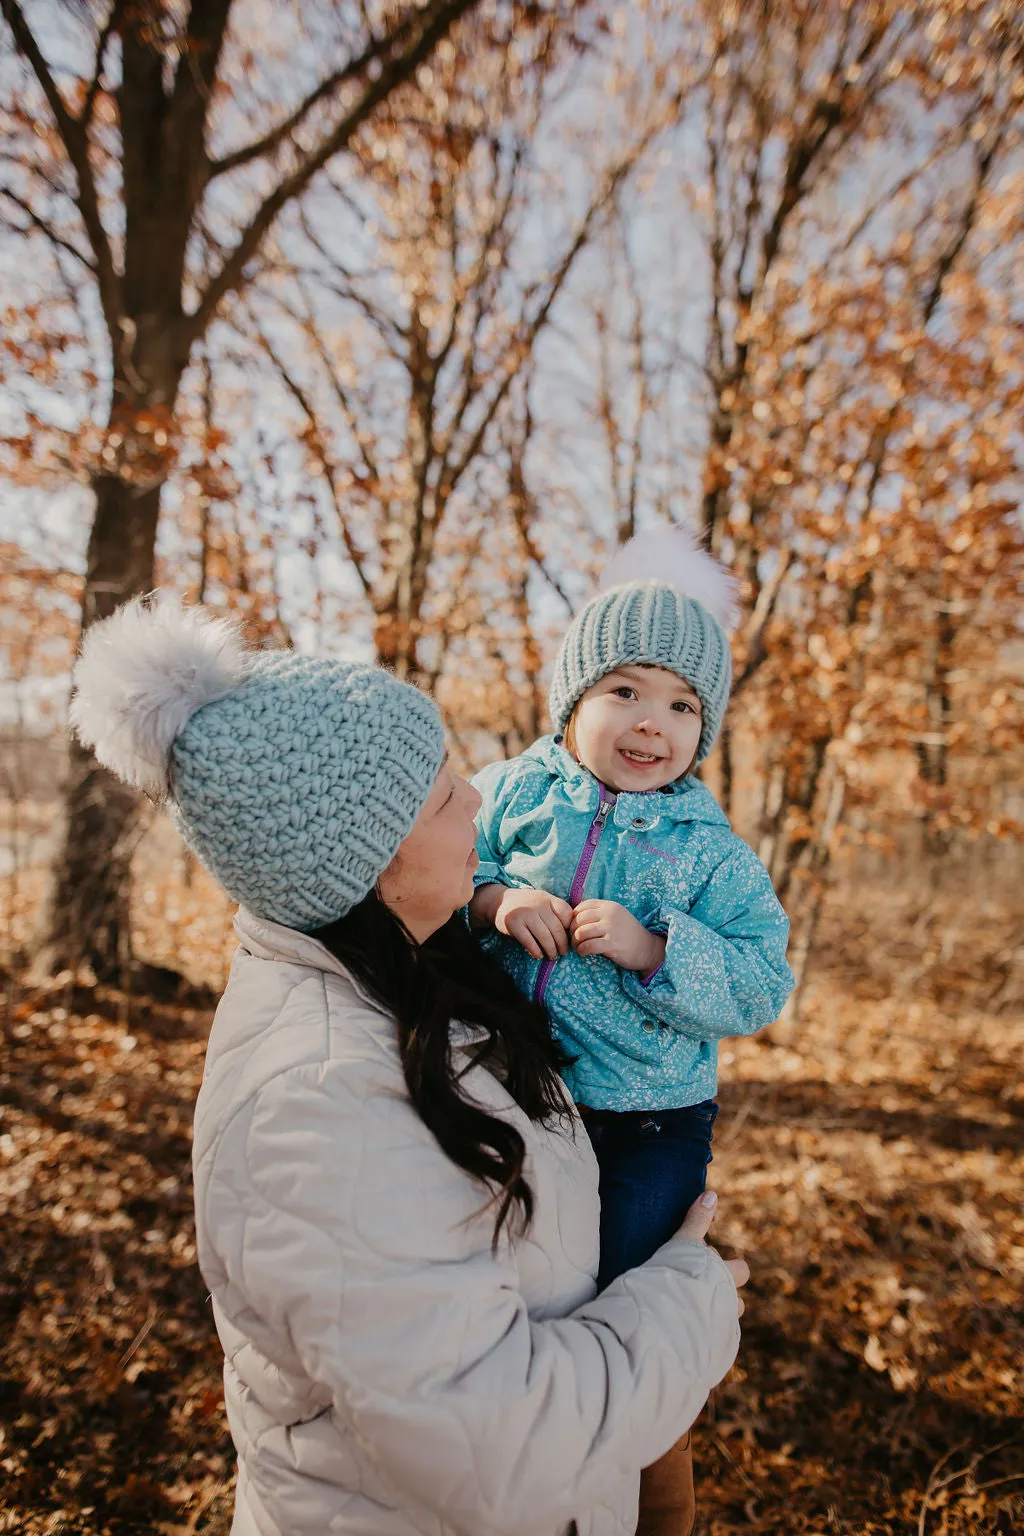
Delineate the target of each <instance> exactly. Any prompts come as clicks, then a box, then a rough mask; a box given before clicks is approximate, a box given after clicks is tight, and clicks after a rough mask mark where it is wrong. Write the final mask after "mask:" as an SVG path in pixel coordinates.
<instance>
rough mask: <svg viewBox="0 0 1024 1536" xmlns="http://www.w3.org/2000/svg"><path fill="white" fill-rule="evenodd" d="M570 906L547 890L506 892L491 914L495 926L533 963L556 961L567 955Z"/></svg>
mask: <svg viewBox="0 0 1024 1536" xmlns="http://www.w3.org/2000/svg"><path fill="white" fill-rule="evenodd" d="M571 922H572V907H570V905H569V903H568V902H567V901H561V900H559V898H558V897H557V896H552V895H551V893H550V891H530V890H512V889H508V890H506V891H505V893H504V895H503V896H502V898H501V900H500V902H499V903H498V910H497V911H496V912H495V914H494V926H495V928H497V930H498V932H499V933H504V934H507V936H508V937H509V938H510V939H515V940H516V941H517V942H518V943H519V944H521V945H522V946H523V948H524V949H525V950H526V953H527V954H528V955H532V956H533V958H534V959H535V960H540V959H542V958H545V957H546V958H547V959H548V960H555V959H557V957H558V956H559V955H567V954H568V953H569V940H568V938H567V937H566V934H567V930H568V927H569V924H570V923H571Z"/></svg>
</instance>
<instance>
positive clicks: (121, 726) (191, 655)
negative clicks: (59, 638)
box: [68, 595, 245, 795]
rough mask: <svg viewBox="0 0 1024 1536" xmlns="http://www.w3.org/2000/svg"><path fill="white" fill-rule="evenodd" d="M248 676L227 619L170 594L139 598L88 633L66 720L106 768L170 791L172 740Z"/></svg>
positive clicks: (155, 790) (156, 791)
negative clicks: (204, 708)
mask: <svg viewBox="0 0 1024 1536" xmlns="http://www.w3.org/2000/svg"><path fill="white" fill-rule="evenodd" d="M244 671H245V651H244V648H243V646H242V641H241V639H240V637H239V634H238V631H237V629H236V628H235V626H234V625H233V624H231V623H229V622H228V621H227V620H226V619H215V618H213V616H212V615H211V614H209V613H208V612H206V610H205V609H203V608H186V607H184V605H183V604H182V603H180V602H179V601H178V600H177V598H174V597H170V596H159V595H158V596H156V597H154V598H142V597H140V598H136V599H135V600H134V601H133V602H130V603H125V605H124V607H123V608H119V609H118V610H117V612H116V613H114V614H111V616H110V618H109V619H103V620H101V621H100V622H99V623H98V624H94V625H93V626H92V627H91V629H89V630H87V631H86V635H85V639H84V640H83V642H82V650H81V654H80V656H79V658H78V662H77V664H76V666H75V670H74V676H73V681H74V693H73V695H72V698H71V706H70V709H69V711H68V718H69V720H70V723H71V725H72V727H73V728H74V730H75V732H76V733H77V735H78V738H79V740H80V741H81V742H82V743H83V744H84V745H85V746H87V747H91V748H92V749H93V751H94V752H95V753H96V756H97V757H98V758H99V760H100V762H101V763H102V764H103V765H104V767H105V768H109V769H110V770H111V771H112V772H113V773H116V774H117V776H118V778H121V779H124V780H125V782H126V783H128V784H134V785H135V787H136V788H137V789H142V790H145V791H146V793H147V794H151V795H162V794H166V793H167V791H168V789H169V787H170V784H169V770H170V757H171V748H172V746H173V745H174V741H175V738H176V737H177V736H178V735H179V734H180V733H181V731H182V730H183V729H184V727H185V723H186V721H187V720H188V719H189V717H190V716H191V715H192V714H194V713H195V711H196V710H197V709H200V708H202V706H203V705H204V704H211V703H212V702H213V701H214V699H220V698H223V697H224V695H225V694H226V693H230V692H231V691H232V689H233V688H236V687H237V686H238V684H239V682H241V680H242V677H243V675H244Z"/></svg>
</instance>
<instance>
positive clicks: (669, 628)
mask: <svg viewBox="0 0 1024 1536" xmlns="http://www.w3.org/2000/svg"><path fill="white" fill-rule="evenodd" d="M638 663H644V664H646V665H648V666H654V667H665V668H667V670H668V671H669V672H675V673H677V674H678V675H679V676H680V677H682V678H685V679H686V681H687V682H688V683H689V684H690V686H691V688H693V689H694V691H695V692H696V694H697V697H698V698H699V699H700V702H701V710H702V715H703V724H702V727H701V733H700V744H699V746H698V749H697V759H696V760H697V762H698V763H700V762H703V760H704V758H706V757H707V755H708V753H709V752H710V751H711V748H712V746H713V745H714V741H715V737H716V736H717V735H718V732H719V729H720V728H721V724H722V719H723V716H724V715H725V706H726V703H727V702H728V699H729V685H730V683H731V682H732V662H731V659H730V656H729V642H728V640H727V639H726V635H725V631H724V630H723V629H722V627H721V625H720V624H718V623H717V622H716V620H715V619H713V618H712V616H711V614H710V613H709V612H708V610H707V609H706V608H705V607H704V605H703V603H699V602H698V601H697V599H696V598H694V597H686V596H684V595H683V593H682V592H680V591H679V590H678V588H677V587H674V586H670V585H668V583H666V582H657V581H644V582H630V583H628V584H626V585H624V586H620V587H612V588H611V589H610V591H608V592H601V593H599V594H598V596H597V597H595V598H593V599H592V600H591V601H590V602H589V603H588V604H587V605H586V607H585V608H582V609H581V610H580V612H579V613H578V614H577V615H576V617H575V618H574V619H573V621H572V623H571V624H570V626H569V630H568V633H567V634H566V637H565V639H564V640H563V642H562V649H561V650H560V652H559V654H558V660H557V661H556V662H555V673H554V678H553V680H552V683H551V697H550V708H551V718H552V720H553V722H554V725H555V729H556V730H558V731H563V730H564V729H565V727H566V724H567V722H568V720H569V716H570V715H571V714H572V712H573V710H574V709H575V707H576V705H577V704H578V703H579V701H580V699H581V698H582V697H583V695H584V694H585V693H586V691H587V689H588V688H592V687H593V686H594V684H595V683H596V682H598V681H599V680H600V679H601V678H602V677H605V676H607V674H608V673H609V672H614V670H615V668H616V667H625V666H631V665H633V666H635V665H637V664H638Z"/></svg>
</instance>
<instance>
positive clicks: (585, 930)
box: [572, 918, 605, 948]
mask: <svg viewBox="0 0 1024 1536" xmlns="http://www.w3.org/2000/svg"><path fill="white" fill-rule="evenodd" d="M604 937H605V932H604V924H603V923H600V922H598V920H597V919H596V918H594V919H593V920H592V921H591V922H589V923H577V924H576V927H575V928H574V929H573V933H572V941H573V943H574V944H575V945H576V946H577V948H578V947H579V945H580V943H581V942H585V941H586V940H587V939H602V938H604Z"/></svg>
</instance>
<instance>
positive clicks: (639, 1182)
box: [470, 530, 792, 1286]
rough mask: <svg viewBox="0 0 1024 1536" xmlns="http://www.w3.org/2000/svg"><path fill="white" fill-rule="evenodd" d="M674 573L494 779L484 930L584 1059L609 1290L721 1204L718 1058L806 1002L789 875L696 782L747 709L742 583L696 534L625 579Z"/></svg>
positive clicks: (563, 671) (579, 641) (578, 666)
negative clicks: (740, 709) (715, 746)
mask: <svg viewBox="0 0 1024 1536" xmlns="http://www.w3.org/2000/svg"><path fill="white" fill-rule="evenodd" d="M680 556H682V558H680ZM666 559H668V561H669V564H671V562H672V561H674V568H672V570H671V574H669V579H659V581H626V582H619V584H616V585H614V587H611V590H605V591H602V593H599V596H596V598H594V599H593V601H591V602H590V604H588V605H586V607H585V608H583V610H582V611H580V613H579V614H577V616H576V619H574V621H573V624H571V627H570V631H568V634H567V637H565V641H563V644H562V650H560V653H559V659H557V662H556V670H554V682H553V687H551V716H553V720H554V725H556V730H557V733H559V734H556V736H547V737H542V739H540V740H539V742H536V743H534V745H533V746H531V748H530V750H528V751H525V753H524V754H522V756H520V757H516V759H513V760H511V762H500V763H493V765H491V766H490V768H485V770H484V771H482V773H481V774H477V777H476V779H474V783H476V788H477V790H479V791H481V794H482V796H484V805H482V808H481V813H479V817H477V826H479V840H477V852H479V856H481V865H479V869H477V874H476V886H477V889H476V894H474V897H473V903H471V908H470V920H471V923H473V926H474V928H482V929H491V931H493V937H488V938H487V940H485V942H487V945H488V948H493V951H494V954H496V957H497V958H499V960H500V963H502V965H504V966H505V969H507V971H508V972H510V974H511V975H513V977H514V978H516V982H517V983H519V986H520V988H522V991H524V992H528V994H533V997H536V1000H537V1001H542V1003H543V1005H545V1008H547V1009H548V1014H550V1018H551V1023H553V1026H554V1031H556V1034H557V1037H559V1040H560V1043H562V1044H563V1046H565V1049H567V1051H568V1054H570V1055H571V1057H573V1058H574V1060H573V1064H571V1066H570V1068H568V1069H567V1074H565V1078H567V1083H568V1087H570V1091H571V1094H573V1097H574V1100H576V1101H577V1104H579V1106H580V1111H582V1114H583V1118H585V1121H586V1126H588V1130H590V1135H591V1141H593V1143H594V1150H596V1154H597V1160H599V1163H600V1178H602V1183H600V1197H602V1256H600V1276H599V1278H600V1284H602V1286H606V1284H608V1281H611V1279H613V1278H614V1276H616V1275H619V1273H622V1272H623V1270H625V1269H631V1267H633V1266H634V1264H642V1263H643V1261H645V1260H646V1258H649V1256H651V1253H652V1252H654V1250H656V1249H657V1247H659V1246H660V1244H662V1243H663V1241H666V1240H668V1238H669V1236H671V1235H672V1232H676V1229H677V1227H679V1224H680V1221H682V1218H683V1215H685V1213H686V1209H688V1207H689V1204H691V1203H692V1201H694V1200H695V1198H697V1195H699V1193H700V1192H702V1189H703V1186H705V1174H706V1166H708V1163H709V1161H711V1130H712V1124H714V1118H715V1114H717V1106H715V1103H714V1092H715V1086H717V1048H718V1040H722V1038H725V1037H728V1035H740V1034H752V1032H754V1031H755V1029H761V1028H763V1026H765V1025H769V1023H771V1021H772V1020H774V1018H777V1017H778V1012H780V1011H781V1006H783V1003H785V1001H786V997H788V995H789V991H791V988H792V974H791V971H789V966H788V965H786V938H788V934H789V923H788V919H786V914H785V912H783V909H781V906H780V905H778V902H777V899H775V894H774V891H772V885H771V880H769V877H768V871H766V869H765V866H763V865H761V863H760V860H758V859H757V857H755V856H754V854H752V852H751V849H749V848H748V845H746V843H745V842H742V839H738V837H737V836H735V834H734V833H732V831H731V828H729V823H728V820H726V817H725V814H723V813H722V809H720V808H718V805H717V802H715V799H714V796H712V794H711V793H709V791H708V790H706V788H705V786H703V783H700V780H697V779H695V777H694V776H692V770H694V768H695V766H697V765H699V763H700V762H702V760H703V759H705V757H706V756H708V753H709V751H711V745H712V742H714V739H715V734H717V731H718V727H720V725H722V717H723V713H725V707H726V699H728V693H729V677H731V667H729V647H728V641H726V634H725V628H723V624H728V622H729V608H731V602H732V590H731V578H729V574H728V573H726V571H725V570H723V568H722V567H720V565H718V564H717V562H715V561H714V559H712V558H711V556H709V554H706V553H705V551H703V550H699V548H694V547H692V544H691V541H689V539H688V538H686V535H683V533H680V531H677V530H676V531H672V533H668V535H666V533H662V535H654V536H648V538H642V539H634V541H633V542H631V544H629V545H626V547H625V548H623V550H622V551H620V554H619V556H617V559H616V561H614V562H613V565H611V567H609V576H611V579H613V581H617V578H619V574H622V573H626V574H628V573H629V571H643V570H645V567H646V568H649V565H651V562H656V564H657V565H659V567H660V568H662V570H665V565H666ZM606 581H608V578H606ZM715 614H717V616H715Z"/></svg>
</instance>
